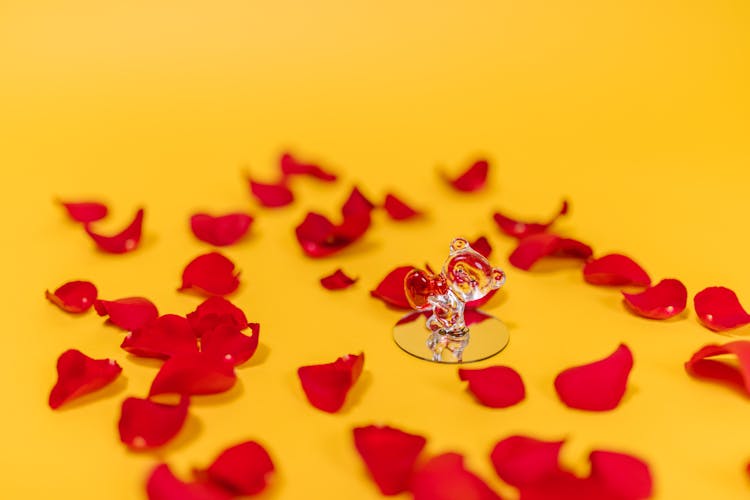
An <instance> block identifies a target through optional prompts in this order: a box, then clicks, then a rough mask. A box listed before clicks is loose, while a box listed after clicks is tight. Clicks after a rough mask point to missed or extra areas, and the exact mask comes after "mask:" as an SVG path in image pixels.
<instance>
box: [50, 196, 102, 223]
mask: <svg viewBox="0 0 750 500" xmlns="http://www.w3.org/2000/svg"><path fill="white" fill-rule="evenodd" d="M60 204H61V205H62V206H63V207H65V210H66V211H67V212H68V215H69V216H70V218H71V219H73V220H74V221H76V222H83V223H84V224H85V223H87V222H94V221H98V220H100V219H103V218H105V217H106V216H107V212H108V209H107V205H105V204H104V203H99V202H96V201H84V202H65V201H61V202H60Z"/></svg>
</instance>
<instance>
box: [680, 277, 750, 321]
mask: <svg viewBox="0 0 750 500" xmlns="http://www.w3.org/2000/svg"><path fill="white" fill-rule="evenodd" d="M693 304H694V306H695V313H696V314H697V315H698V319H699V320H700V322H701V323H702V324H703V326H705V327H706V328H708V329H709V330H713V331H715V332H724V331H727V330H732V329H734V328H739V327H741V326H745V325H747V324H748V323H750V314H748V313H747V312H746V311H745V309H744V308H743V307H742V304H740V300H739V299H738V298H737V294H736V293H734V292H733V291H732V290H730V289H729V288H724V287H723V286H712V287H709V288H706V289H704V290H701V291H700V292H698V294H697V295H696V296H695V298H694V299H693Z"/></svg>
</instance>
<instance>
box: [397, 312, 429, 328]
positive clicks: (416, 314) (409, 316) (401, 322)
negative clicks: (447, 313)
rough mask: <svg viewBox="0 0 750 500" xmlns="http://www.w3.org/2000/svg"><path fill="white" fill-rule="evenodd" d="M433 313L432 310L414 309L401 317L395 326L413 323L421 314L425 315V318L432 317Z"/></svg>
mask: <svg viewBox="0 0 750 500" xmlns="http://www.w3.org/2000/svg"><path fill="white" fill-rule="evenodd" d="M431 314H432V311H412V312H410V313H409V314H407V315H406V316H404V317H403V318H401V319H400V320H398V321H397V322H396V325H395V326H399V325H405V324H407V323H412V322H414V321H416V320H417V318H419V317H420V316H421V317H423V318H424V319H427V318H429V317H430V315H431Z"/></svg>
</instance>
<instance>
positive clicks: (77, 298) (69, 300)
mask: <svg viewBox="0 0 750 500" xmlns="http://www.w3.org/2000/svg"><path fill="white" fill-rule="evenodd" d="M44 293H45V296H46V297H47V300H49V301H50V302H52V303H53V304H55V305H56V306H57V307H59V308H60V309H62V310H63V311H66V312H69V313H73V314H78V313H82V312H86V311H88V310H89V309H90V308H91V306H93V305H94V302H96V295H97V291H96V286H94V284H93V283H91V282H88V281H69V282H68V283H65V284H64V285H62V286H61V287H60V288H58V289H57V290H55V293H52V292H50V291H49V290H47V291H46V292H44Z"/></svg>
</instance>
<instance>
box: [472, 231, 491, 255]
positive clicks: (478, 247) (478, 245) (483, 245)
mask: <svg viewBox="0 0 750 500" xmlns="http://www.w3.org/2000/svg"><path fill="white" fill-rule="evenodd" d="M469 246H470V247H471V248H473V249H474V250H475V251H476V252H479V253H480V254H482V255H483V256H484V258H485V259H489V258H490V254H491V253H492V245H490V242H489V240H487V238H485V237H484V236H480V237H479V238H477V239H476V240H475V241H474V242H473V243H471V245H469Z"/></svg>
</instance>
